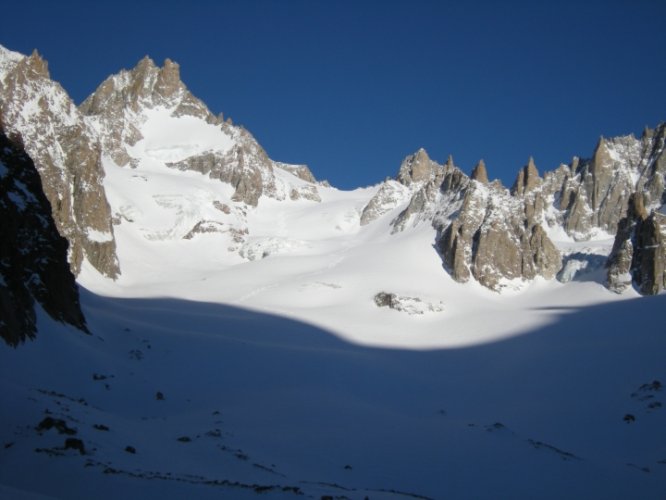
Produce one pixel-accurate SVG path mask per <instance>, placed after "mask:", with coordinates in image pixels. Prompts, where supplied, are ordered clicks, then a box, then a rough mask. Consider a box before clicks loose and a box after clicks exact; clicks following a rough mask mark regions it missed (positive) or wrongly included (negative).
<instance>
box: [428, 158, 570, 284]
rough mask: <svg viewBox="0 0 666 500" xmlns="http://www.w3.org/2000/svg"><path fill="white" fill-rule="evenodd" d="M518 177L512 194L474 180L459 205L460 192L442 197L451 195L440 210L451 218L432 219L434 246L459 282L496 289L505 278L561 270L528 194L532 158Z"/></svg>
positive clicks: (531, 184)
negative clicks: (476, 283)
mask: <svg viewBox="0 0 666 500" xmlns="http://www.w3.org/2000/svg"><path fill="white" fill-rule="evenodd" d="M521 174H522V175H519V177H518V180H517V181H516V185H515V186H519V187H518V188H516V187H515V186H514V189H513V190H512V192H513V194H512V193H510V192H509V191H508V190H507V189H506V188H505V187H504V186H502V185H501V184H500V183H497V182H495V183H491V184H486V183H485V182H483V181H478V180H471V181H469V182H468V185H467V186H466V188H465V191H464V196H463V197H462V203H460V202H459V201H458V200H459V199H460V194H459V195H457V196H455V197H453V198H451V196H450V194H451V193H446V192H445V193H443V194H445V195H446V194H448V195H449V196H442V201H443V203H442V206H441V208H440V210H443V212H444V213H451V214H453V215H452V216H451V217H450V218H447V217H443V218H440V219H438V220H436V221H435V227H436V228H437V229H438V232H439V234H440V237H439V238H438V241H437V248H438V250H439V251H440V253H441V255H442V260H443V262H444V266H445V267H446V268H447V269H448V270H449V272H450V273H451V275H452V276H453V278H454V279H456V280H457V281H461V282H465V281H467V280H469V278H470V276H473V277H474V278H475V279H476V280H477V281H478V282H479V283H481V284H482V285H484V286H486V287H488V288H490V289H492V290H500V289H501V288H502V286H503V285H504V284H505V283H506V282H507V281H508V280H515V279H533V278H535V277H536V276H543V277H544V278H546V279H551V278H553V277H554V276H555V275H556V273H557V271H559V269H560V267H561V263H562V260H561V256H560V253H559V251H558V250H557V248H556V247H555V245H554V244H553V242H552V241H550V239H549V238H548V236H547V234H546V232H545V230H544V229H543V227H542V226H541V224H540V220H539V219H538V218H536V217H535V214H534V212H533V210H532V209H531V208H530V207H531V205H530V203H529V198H528V197H527V196H526V194H527V193H529V191H530V190H531V189H533V188H534V187H535V186H537V185H538V182H539V181H540V179H539V178H538V173H536V167H534V163H533V162H532V161H531V159H530V163H528V165H527V166H526V167H525V168H524V169H523V170H521ZM486 178H487V176H486ZM452 201H453V204H452V203H451V202H452ZM458 207H459V208H458Z"/></svg>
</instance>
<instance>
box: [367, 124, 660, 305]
mask: <svg viewBox="0 0 666 500" xmlns="http://www.w3.org/2000/svg"><path fill="white" fill-rule="evenodd" d="M665 137H666V126H664V125H663V124H662V125H660V126H659V127H657V129H656V130H650V129H646V131H645V132H644V133H643V136H642V137H641V139H640V140H637V139H635V138H634V137H633V136H626V137H619V138H614V139H601V140H600V141H599V143H598V144H597V147H596V148H595V151H594V155H593V157H592V159H590V160H584V159H583V160H581V159H579V158H574V160H573V161H572V162H571V164H570V165H561V166H560V167H559V168H557V169H556V170H553V171H550V172H546V173H545V174H544V176H543V177H541V176H540V175H539V171H538V169H537V167H536V165H535V163H534V160H533V159H532V158H530V159H529V161H528V163H527V165H525V166H524V167H523V168H522V169H521V170H520V171H519V172H518V175H517V178H516V180H515V182H514V184H513V187H512V188H511V190H507V189H506V188H505V187H504V186H502V184H501V183H500V182H499V181H494V182H490V181H489V178H488V171H487V168H486V165H485V163H484V162H483V161H480V162H479V163H478V164H477V165H476V167H475V168H474V170H473V171H472V174H471V176H470V177H468V176H467V175H466V174H464V173H463V172H462V171H461V170H460V169H459V168H458V167H456V166H455V165H453V161H452V159H451V158H449V160H448V161H447V163H446V164H445V165H438V164H437V163H436V162H434V161H432V160H431V159H430V158H429V157H428V156H427V154H426V153H425V151H424V150H419V151H418V152H417V153H415V154H414V155H411V156H408V157H407V158H406V159H405V160H404V161H403V163H402V165H401V166H400V169H399V172H398V175H397V176H396V179H395V180H391V179H389V180H387V181H385V182H384V183H383V184H382V185H381V187H380V188H379V190H378V191H377V192H376V194H375V195H374V197H373V198H372V199H371V200H370V201H369V203H368V204H367V205H366V206H365V207H364V209H363V210H362V213H361V223H362V224H369V223H371V222H372V221H373V220H375V219H378V218H379V217H382V216H383V215H385V214H387V213H389V212H391V211H393V210H397V209H398V208H399V207H401V206H402V207H404V208H403V209H402V210H401V211H400V212H399V213H398V215H397V216H395V217H394V218H393V220H392V221H391V225H392V228H393V232H398V231H403V230H405V229H407V228H409V227H413V226H417V225H419V224H421V223H424V222H428V223H431V224H432V226H433V227H434V228H435V229H436V230H437V232H438V236H437V238H436V248H437V249H438V251H439V252H440V255H441V257H442V261H443V264H444V267H445V268H446V269H447V270H448V271H449V273H450V274H451V276H452V277H453V278H454V279H455V280H456V281H460V282H466V281H468V280H469V279H470V278H474V279H476V280H477V281H478V282H479V283H481V284H482V285H484V286H486V287H488V288H491V289H493V290H499V289H501V288H502V287H503V285H504V284H505V283H507V282H508V281H511V280H516V279H518V280H530V279H533V278H535V277H537V276H542V277H544V278H546V279H551V278H553V277H555V276H556V275H557V274H558V272H560V271H561V269H562V262H563V259H562V255H561V253H560V251H559V250H558V248H557V246H556V245H555V244H554V243H553V241H551V239H550V238H549V236H548V233H549V231H550V230H553V229H557V228H561V229H562V230H563V231H564V232H565V233H566V234H568V235H569V236H570V237H571V238H573V239H574V240H576V241H586V240H589V239H590V238H592V237H594V236H597V235H604V234H608V233H610V234H615V233H616V232H617V233H618V240H617V241H616V247H617V248H616V249H615V250H614V252H613V256H611V259H610V261H609V278H608V285H609V287H610V288H611V289H614V290H616V291H620V290H622V289H624V288H626V286H627V279H628V278H627V276H629V275H631V276H633V278H629V281H628V282H631V280H632V279H633V280H634V281H635V282H636V283H639V282H640V283H643V284H642V285H640V284H639V285H638V289H639V290H640V291H641V293H644V294H651V293H657V292H658V290H660V289H661V288H660V286H661V285H656V284H655V283H657V282H659V278H656V277H655V274H656V275H658V274H659V269H660V268H659V266H660V264H659V262H660V258H659V257H658V255H659V252H656V253H654V255H652V254H651V253H649V252H648V253H646V252H645V251H644V250H643V251H642V253H638V254H637V255H636V256H634V251H633V248H631V245H635V244H636V242H637V241H638V239H639V237H640V238H642V239H641V241H644V242H645V243H644V244H641V248H654V245H657V244H660V243H657V240H658V235H659V234H660V232H659V230H658V226H659V225H660V221H661V218H662V216H661V215H660V214H659V213H656V212H655V210H657V209H659V208H660V207H662V205H663V203H664V201H665V200H664V197H665V194H664V193H665V191H664V174H665V171H666V159H664V154H663V152H664V143H665ZM634 194H636V195H637V194H641V196H642V199H643V198H644V199H645V203H644V204H645V207H646V209H647V210H648V213H652V214H653V215H650V216H649V217H648V216H646V217H644V218H638V219H637V218H636V217H635V216H631V215H630V216H629V217H628V221H627V220H624V218H625V216H626V215H627V209H628V206H629V200H630V198H631V197H632V196H633V195H634ZM648 219H649V222H647V221H648ZM641 221H642V222H641ZM636 228H639V231H638V233H634V232H632V231H634V230H635V229H636ZM648 228H651V229H648ZM618 229H619V232H618ZM636 259H639V260H640V259H643V260H641V262H643V261H644V259H647V261H649V262H650V263H649V264H645V263H643V264H639V263H637V262H638V261H637V260H636ZM632 262H633V264H632ZM646 266H647V268H650V270H649V271H648V270H646V269H647V268H646ZM655 266H657V267H656V268H655ZM639 268H640V269H642V271H638V270H637V269H639ZM630 270H631V272H630ZM627 273H629V274H627ZM565 274H566V275H568V274H570V273H565ZM639 275H641V276H643V278H638V277H637V276H639Z"/></svg>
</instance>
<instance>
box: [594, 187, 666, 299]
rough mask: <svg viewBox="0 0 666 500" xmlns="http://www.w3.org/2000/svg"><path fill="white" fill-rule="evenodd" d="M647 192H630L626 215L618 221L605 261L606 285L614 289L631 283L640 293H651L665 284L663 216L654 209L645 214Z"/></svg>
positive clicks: (665, 264) (657, 290) (654, 292)
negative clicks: (606, 271) (606, 269)
mask: <svg viewBox="0 0 666 500" xmlns="http://www.w3.org/2000/svg"><path fill="white" fill-rule="evenodd" d="M647 196H648V195H645V194H643V193H635V194H633V195H632V196H631V197H630V199H629V209H628V212H627V216H626V217H625V218H624V219H622V220H621V221H620V223H619V228H618V232H617V235H616V236H615V242H614V243H613V250H612V251H611V254H610V256H609V257H608V261H607V264H606V267H607V268H608V274H607V279H608V281H607V286H608V288H609V289H610V290H613V291H614V292H618V293H620V292H622V291H624V290H626V289H627V288H628V287H629V286H631V285H632V284H633V285H635V286H636V288H637V289H638V291H639V292H640V293H641V294H643V295H655V294H657V293H659V292H660V291H661V290H663V289H664V288H666V245H665V244H664V235H665V234H666V216H665V215H664V214H661V213H659V212H656V211H652V212H650V213H649V214H648V212H647V210H646V208H645V198H646V197H647Z"/></svg>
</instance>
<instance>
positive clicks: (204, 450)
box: [0, 48, 666, 498]
mask: <svg viewBox="0 0 666 500" xmlns="http://www.w3.org/2000/svg"><path fill="white" fill-rule="evenodd" d="M0 124H1V125H2V126H3V128H4V129H5V130H7V134H8V135H9V136H10V137H13V138H14V142H13V143H12V144H14V145H11V146H8V147H9V148H10V149H11V148H15V147H18V146H16V144H18V145H19V146H20V145H21V144H22V145H23V146H21V147H24V149H25V151H26V153H27V154H28V155H29V157H30V158H32V160H33V161H34V169H33V171H34V172H38V174H39V177H41V183H42V185H43V195H41V194H39V190H38V189H37V188H34V189H32V188H31V189H27V188H26V190H23V189H22V188H21V186H22V185H27V184H26V182H25V181H24V180H22V178H21V177H20V176H19V177H17V176H18V175H19V174H18V173H17V172H18V171H20V168H24V167H20V168H19V167H15V166H14V167H12V169H9V167H6V166H3V167H2V170H1V171H0V174H1V175H0V182H2V186H3V189H5V190H6V191H7V192H6V193H2V195H3V196H2V198H1V202H2V205H0V208H1V209H2V210H3V216H4V217H5V218H6V219H8V220H10V221H12V222H11V225H8V226H7V228H15V227H17V224H18V225H25V227H26V228H31V227H35V223H30V224H24V223H23V222H18V223H17V222H16V221H17V220H19V217H23V216H25V215H26V211H25V210H21V207H23V206H24V205H21V202H20V200H29V201H30V200H32V198H30V197H31V196H33V195H34V196H35V199H37V198H38V197H39V196H42V198H44V196H45V198H46V199H48V202H49V203H50V211H51V213H50V217H51V219H49V207H48V205H47V204H46V203H43V204H42V205H40V207H41V208H39V209H37V208H34V209H30V210H29V212H30V213H31V217H32V214H33V213H34V216H35V217H36V220H40V221H43V222H44V227H45V228H48V227H51V228H57V231H58V232H59V233H60V235H61V236H62V237H64V238H66V240H67V241H68V242H69V250H68V252H67V257H68V260H69V265H70V268H71V271H72V273H73V275H75V276H76V280H77V282H78V285H79V287H80V294H81V298H80V307H81V308H82V311H83V314H84V315H85V320H84V319H83V317H82V316H80V315H79V316H77V315H76V314H75V313H76V311H79V312H80V310H79V309H77V308H78V307H79V302H78V298H77V295H76V294H75V293H73V292H72V291H74V292H76V288H75V287H73V284H72V280H73V275H72V274H68V273H64V274H63V273H62V272H61V273H60V275H62V276H60V275H58V276H60V278H59V279H58V280H53V279H51V278H52V277H51V275H50V274H48V272H47V271H42V269H47V268H48V266H47V267H44V266H42V264H44V265H46V264H45V263H48V262H51V261H49V259H53V262H60V268H62V267H63V265H64V262H63V260H64V242H63V240H58V239H57V238H56V237H53V238H51V240H49V241H53V242H55V243H53V244H52V246H53V247H58V248H60V250H53V251H51V247H50V246H48V245H46V244H42V243H40V244H39V246H38V247H37V244H36V243H33V241H37V240H38V238H39V237H40V236H39V235H38V234H37V233H36V232H34V231H32V232H31V231H28V232H29V233H30V238H32V239H30V238H28V239H27V240H25V241H23V240H22V239H23V238H24V236H16V235H14V233H11V235H10V236H7V237H6V238H7V241H9V240H10V239H11V240H18V239H21V240H22V241H21V243H23V247H21V246H20V245H7V242H5V241H3V246H2V247H3V255H2V256H0V258H1V260H0V264H1V265H0V271H2V276H1V277H2V281H0V298H1V299H2V300H3V301H4V297H5V296H6V295H7V294H8V293H14V290H17V289H19V288H20V287H18V285H16V286H15V285H12V286H11V287H10V286H9V284H10V281H9V278H12V279H14V278H15V276H16V275H18V274H21V273H22V274H21V276H22V278H21V280H22V281H21V286H22V287H23V288H21V293H23V295H25V293H24V292H25V290H27V291H28V292H27V293H28V294H31V296H32V297H34V298H35V299H36V300H37V304H36V305H35V306H34V309H30V310H31V311H34V320H33V323H35V324H36V338H35V340H34V341H31V342H27V343H25V344H23V345H21V346H20V347H19V348H17V349H13V348H10V347H8V346H0V366H2V372H1V376H0V406H1V407H2V408H5V409H7V408H12V411H7V410H2V412H0V418H1V420H0V423H2V425H1V426H0V429H2V431H1V432H2V435H1V436H0V437H1V439H2V443H3V444H4V448H3V449H0V465H1V466H0V497H7V498H41V497H43V496H44V495H46V496H47V497H48V496H55V497H61V498H71V497H89V496H93V495H94V496H95V497H101V498H117V497H118V496H123V497H129V498H132V497H136V498H145V497H152V496H158V495H159V496H163V497H167V498H182V497H185V496H190V497H191V496H194V497H197V498H208V497H211V498H212V497H219V496H220V495H221V496H223V497H227V498H245V497H252V498H254V497H255V496H256V493H260V492H261V493H265V494H266V495H270V496H271V497H274V498H283V497H284V498H286V497H293V496H307V497H312V498H335V497H342V498H365V497H369V498H449V497H453V498H491V497H494V498H496V497H502V498H504V497H506V498H509V497H511V498H534V497H539V498H548V497H550V498H562V497H564V496H567V497H577V498H627V497H640V498H659V497H660V495H661V494H662V493H663V491H664V490H666V465H665V464H664V462H665V461H666V447H665V446H664V443H666V433H665V431H664V429H665V428H664V426H663V416H664V415H663V411H664V410H663V409H662V402H663V401H662V400H663V397H662V395H663V388H662V385H661V384H662V382H661V381H665V380H666V365H664V363H663V356H664V353H665V352H666V336H664V335H663V332H662V326H661V325H662V324H663V322H664V320H665V319H666V318H665V317H664V312H663V311H664V308H663V304H662V302H663V300H662V299H663V295H660V296H658V297H650V298H641V299H639V298H638V297H639V295H641V294H645V295H655V294H659V293H660V292H661V291H662V290H663V288H664V285H665V284H666V283H665V277H666V275H665V274H664V270H665V264H664V263H665V262H666V246H665V244H664V238H663V236H664V227H666V226H665V224H666V221H665V220H664V215H663V213H664V209H663V205H664V202H665V201H666V198H665V194H664V172H665V169H666V159H664V141H665V139H666V126H664V125H659V126H658V127H657V128H656V129H654V130H646V131H645V132H644V134H643V136H642V137H641V138H640V139H636V138H634V137H633V136H627V137H621V138H615V139H601V140H600V141H599V143H598V144H597V146H596V148H594V151H593V153H592V157H591V159H589V160H585V159H578V158H574V159H573V161H572V162H571V163H570V164H569V165H561V166H560V167H559V168H558V169H556V170H554V171H552V172H546V173H544V174H543V176H542V175H540V174H539V171H538V169H537V167H536V165H535V162H534V161H533V160H532V159H530V160H529V161H528V162H527V165H525V166H524V167H523V168H522V169H520V170H519V172H518V174H517V179H516V182H515V183H514V185H513V186H512V187H511V188H510V189H509V188H507V187H505V186H503V185H502V184H501V182H500V181H497V180H495V181H492V182H491V180H490V176H489V174H492V168H489V167H487V166H486V165H485V163H484V162H483V161H480V162H479V164H478V165H477V166H476V167H475V168H474V170H473V171H472V173H471V174H470V175H467V174H466V173H465V172H464V171H463V170H462V169H461V168H459V167H458V166H456V165H455V163H454V161H453V159H452V158H449V159H448V160H447V161H446V162H445V163H443V164H440V163H438V162H437V161H434V160H433V159H431V158H429V156H428V154H427V153H426V151H425V150H419V151H417V152H416V153H414V154H412V155H409V156H407V157H406V158H405V160H404V161H403V162H402V164H401V165H400V166H399V168H398V169H397V173H396V175H395V177H392V178H389V179H387V180H386V181H384V182H383V183H380V184H378V185H376V186H372V187H367V188H359V189H356V190H353V191H341V190H338V189H336V188H334V187H331V186H329V185H328V184H327V183H326V182H318V181H317V180H316V179H315V177H314V175H313V174H312V172H311V171H310V170H309V169H308V168H307V167H306V166H303V165H288V164H284V163H280V162H278V161H274V160H272V159H270V158H269V157H268V155H267V154H266V152H265V151H264V150H263V149H262V148H261V146H260V145H259V144H258V142H257V141H256V140H255V139H254V137H253V136H252V135H251V134H250V133H249V132H248V131H247V130H245V129H243V128H242V127H239V126H237V125H234V124H233V123H232V122H231V120H229V119H227V120H224V119H223V118H222V116H221V115H220V116H215V115H214V114H213V113H211V112H210V111H209V110H208V108H207V107H206V105H205V104H204V103H203V102H202V101H200V100H199V99H197V98H196V97H194V96H193V95H192V94H191V93H190V92H189V90H188V89H187V87H186V86H185V84H184V83H183V82H182V81H181V80H180V74H179V68H178V65H177V64H176V63H174V62H172V61H169V60H166V61H165V62H164V64H163V65H162V67H158V66H157V65H156V64H155V63H154V62H153V61H152V60H151V59H149V58H147V57H146V58H144V59H142V60H141V61H140V62H139V63H138V64H137V66H136V67H135V68H133V69H132V70H123V71H121V72H120V73H118V74H116V75H113V76H110V77H109V78H108V79H107V80H105V81H104V82H103V83H102V84H101V85H100V86H99V87H98V89H97V90H96V91H95V92H94V93H93V94H92V95H91V96H90V97H89V98H88V99H86V100H85V101H84V102H83V103H82V104H81V105H80V106H79V107H76V106H75V104H74V103H73V102H72V101H71V99H70V98H69V97H68V96H67V94H66V92H65V90H64V89H62V87H61V86H60V85H59V84H57V83H55V82H53V81H52V80H50V78H49V75H48V71H47V69H46V63H45V62H44V61H43V60H42V59H41V57H39V55H38V54H37V53H33V54H32V55H31V56H23V55H21V54H17V53H14V52H11V51H8V50H6V49H4V48H0ZM17 151H19V152H18V153H16V154H20V148H19V149H18V150H17ZM4 154H5V155H9V154H10V150H9V149H8V150H7V151H6V152H5V153H4ZM11 154H12V155H14V153H11ZM10 156H11V155H10ZM4 158H5V157H4V156H3V162H4V163H3V165H5V164H6V163H7V162H5V161H4ZM26 158H27V157H26ZM28 162H29V158H27V160H26V162H25V164H26V165H28ZM17 168H18V170H17ZM25 168H27V167H25ZM387 168H388V169H390V166H389V167H387ZM21 175H23V174H21ZM26 175H27V174H26ZM17 182H18V184H17ZM21 183H23V184H21ZM6 186H7V187H6ZM35 193H37V194H35ZM25 206H29V205H25ZM33 218H34V217H33ZM20 220H22V219H20ZM49 224H51V225H50V226H49ZM4 229H5V228H4V226H3V233H2V234H3V235H5V234H10V233H9V232H7V233H5V232H4ZM50 231H51V233H53V231H54V229H51V230H50ZM24 233H25V231H24ZM26 234H27V233H26ZM39 241H42V240H39ZM58 241H60V243H58ZM14 247H16V248H25V251H20V252H18V254H20V255H22V256H23V257H21V258H18V257H17V258H15V259H14V260H8V259H7V257H5V254H9V253H10V252H9V250H11V249H12V248H14ZM5 250H7V251H5ZM58 252H60V254H58V255H59V257H58V259H59V260H58V259H55V258H54V256H56V254H57V253H58ZM18 254H17V252H14V253H13V254H12V255H13V256H14V257H16V255H18ZM41 256H43V259H42V260H43V262H42V260H40V257H41ZM14 257H12V258H14ZM49 265H51V264H49ZM40 266H42V267H40ZM19 267H20V268H21V271H20V273H19V272H18V271H17V269H18V268H19ZM33 271H34V272H33ZM61 271H62V269H61ZM40 273H41V274H40ZM33 276H37V277H41V278H40V279H39V280H38V279H37V278H34V277H33ZM67 280H70V281H67ZM14 281H16V280H15V279H14ZM67 283H69V285H67ZM35 284H37V286H36V285H35ZM31 287H32V288H31ZM35 290H41V291H40V292H37V291H35ZM40 293H41V295H40ZM3 294H4V295H3ZM43 296H47V297H50V298H53V297H57V298H62V299H63V300H62V303H63V304H65V305H61V306H58V307H52V306H51V304H52V302H53V301H51V302H49V301H43V300H40V297H43ZM70 299H71V300H70ZM629 299H635V300H629ZM26 303H27V302H26ZM0 306H2V307H1V308H0V310H2V311H3V318H0V319H2V320H3V321H4V320H5V318H4V315H5V314H6V313H5V312H4V311H10V310H12V308H11V307H9V306H6V303H5V302H1V303H0ZM31 307H32V306H31ZM67 308H69V309H67ZM64 310H69V313H70V314H72V315H71V316H64V315H63V314H61V312H62V311H64ZM26 317H27V316H26ZM72 325H73V326H72ZM3 327H4V325H3ZM77 327H78V328H77ZM86 329H87V330H88V331H89V332H90V333H92V335H85V334H82V333H81V331H84V330H86ZM33 332H34V330H28V335H31V334H32V333H33ZM8 338H11V339H14V340H12V341H11V343H16V342H17V340H16V339H17V338H20V336H19V337H10V336H8ZM35 367H39V368H38V369H37V368H35ZM34 470H39V471H40V473H41V474H42V478H41V481H40V482H39V484H36V483H35V482H34V481H33V479H32V477H33V472H32V471H34ZM73 471H76V478H75V479H73V477H74V476H73ZM66 478H72V479H66ZM479 478H483V481H480V480H479Z"/></svg>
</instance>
